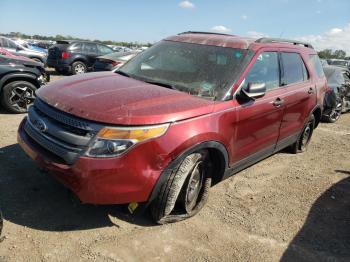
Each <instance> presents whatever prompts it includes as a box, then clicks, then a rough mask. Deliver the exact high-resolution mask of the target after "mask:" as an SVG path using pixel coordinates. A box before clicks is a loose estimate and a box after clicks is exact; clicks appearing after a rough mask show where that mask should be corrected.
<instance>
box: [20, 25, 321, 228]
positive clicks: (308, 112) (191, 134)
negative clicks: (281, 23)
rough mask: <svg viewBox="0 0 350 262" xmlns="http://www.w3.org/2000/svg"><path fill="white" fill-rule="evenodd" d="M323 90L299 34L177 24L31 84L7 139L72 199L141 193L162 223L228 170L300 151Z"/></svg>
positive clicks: (199, 203)
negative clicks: (131, 48) (148, 40)
mask: <svg viewBox="0 0 350 262" xmlns="http://www.w3.org/2000/svg"><path fill="white" fill-rule="evenodd" d="M325 89H326V78H325V76H324V73H323V70H322V66H321V63H320V61H319V58H318V56H317V53H316V51H315V50H314V49H313V48H312V46H310V45H309V44H306V43H301V42H297V41H289V40H283V39H271V38H261V39H251V38H242V37H238V36H231V35H222V34H210V33H196V32H187V33H182V34H179V35H176V36H172V37H169V38H167V39H165V40H163V41H160V42H158V43H157V44H155V45H154V46H152V47H150V48H149V49H147V50H145V51H143V52H142V53H140V54H138V55H137V56H136V57H134V58H133V59H132V60H130V61H129V62H128V63H126V64H125V65H124V66H122V67H121V68H120V69H119V70H118V71H116V72H115V73H113V72H102V73H90V74H85V75H79V76H73V77H70V78H66V79H62V80H58V81H55V82H53V83H52V84H49V85H47V86H46V87H44V88H42V89H41V90H39V91H38V92H37V95H38V98H37V99H36V100H35V104H34V106H33V107H31V109H30V111H29V114H28V117H27V118H25V119H24V120H23V121H22V123H21V124H20V127H19V131H18V132H19V134H18V142H19V144H20V145H21V146H22V148H23V149H24V150H25V151H26V152H27V153H28V155H29V156H31V157H32V158H33V159H34V160H35V161H36V162H37V163H38V164H39V165H41V166H42V167H43V168H44V169H46V170H49V171H50V173H51V174H53V175H54V176H55V177H56V178H58V179H59V180H60V181H61V182H63V183H64V184H65V185H66V186H67V187H69V188H70V189H71V190H72V191H74V192H75V193H76V194H77V195H78V196H79V198H80V199H81V200H82V201H83V202H85V203H94V204H125V203H129V209H130V210H131V211H135V209H137V208H139V207H140V206H143V207H145V206H147V205H148V204H150V207H151V213H152V216H153V218H154V219H155V221H156V222H158V223H167V222H173V221H177V220H181V219H185V218H188V217H191V216H193V215H195V214H196V213H197V212H198V211H199V210H200V209H201V208H202V207H203V205H204V204H205V202H206V200H207V198H208V195H209V189H210V187H211V186H212V185H215V184H216V183H218V182H220V181H222V180H223V179H225V178H227V177H229V176H231V175H232V174H234V173H237V172H238V171H240V170H242V169H244V168H246V167H248V166H249V165H252V164H254V163H256V162H257V161H259V160H262V159H264V158H266V157H268V156H270V155H272V154H274V153H275V152H278V151H279V150H281V149H283V148H286V147H289V148H290V150H291V151H292V152H294V153H297V152H303V151H305V150H306V147H307V145H308V144H309V141H310V138H311V136H312V134H313V130H314V128H315V127H317V125H318V123H319V121H320V118H321V115H322V108H323V99H324V93H325ZM291 168H293V167H291ZM141 204H142V205H141ZM138 210H140V209H138Z"/></svg>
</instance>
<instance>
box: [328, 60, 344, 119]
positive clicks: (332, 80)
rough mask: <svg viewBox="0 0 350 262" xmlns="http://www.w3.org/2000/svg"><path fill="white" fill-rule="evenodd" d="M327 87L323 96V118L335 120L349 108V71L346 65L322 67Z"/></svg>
mask: <svg viewBox="0 0 350 262" xmlns="http://www.w3.org/2000/svg"><path fill="white" fill-rule="evenodd" d="M323 70H324V73H325V75H326V77H327V82H328V86H329V89H328V91H327V92H326V94H325V98H324V110H323V116H322V118H323V120H324V121H326V122H330V123H334V122H336V121H337V120H338V119H339V117H340V115H341V114H342V113H345V112H347V111H349V110H350V71H349V70H348V69H347V68H346V67H339V66H326V67H324V68H323Z"/></svg>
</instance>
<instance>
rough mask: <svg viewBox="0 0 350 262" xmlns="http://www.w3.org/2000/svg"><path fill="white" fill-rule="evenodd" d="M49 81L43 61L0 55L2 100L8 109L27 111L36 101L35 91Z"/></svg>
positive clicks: (0, 92) (0, 91) (0, 95)
mask: <svg viewBox="0 0 350 262" xmlns="http://www.w3.org/2000/svg"><path fill="white" fill-rule="evenodd" d="M48 81H49V76H48V75H47V74H46V72H45V69H44V65H43V64H42V63H38V62H35V61H33V60H31V59H27V58H24V59H23V58H21V57H10V56H4V55H0V101H1V105H2V106H3V107H4V108H5V109H6V110H8V111H10V112H12V113H24V112H27V110H28V107H29V106H30V105H32V104H33V102H34V99H35V91H36V90H37V89H38V88H39V87H40V86H42V85H44V84H46V83H47V82H48Z"/></svg>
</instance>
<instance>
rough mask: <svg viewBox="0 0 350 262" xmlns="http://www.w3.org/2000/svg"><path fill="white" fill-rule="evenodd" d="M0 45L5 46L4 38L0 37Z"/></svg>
mask: <svg viewBox="0 0 350 262" xmlns="http://www.w3.org/2000/svg"><path fill="white" fill-rule="evenodd" d="M0 47H5V45H4V38H0Z"/></svg>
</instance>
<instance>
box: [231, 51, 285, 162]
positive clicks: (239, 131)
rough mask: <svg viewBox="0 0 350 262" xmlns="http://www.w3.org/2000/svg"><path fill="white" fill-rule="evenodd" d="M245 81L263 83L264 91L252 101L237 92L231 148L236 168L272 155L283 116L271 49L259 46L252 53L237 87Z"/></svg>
mask: <svg viewBox="0 0 350 262" xmlns="http://www.w3.org/2000/svg"><path fill="white" fill-rule="evenodd" d="M250 66H251V65H249V66H248V67H250ZM248 83H265V85H266V88H267V92H266V94H265V95H264V96H263V97H260V98H257V99H255V100H252V99H245V98H244V96H243V95H239V94H238V95H237V97H236V102H237V103H238V105H237V110H236V114H237V116H236V122H235V123H233V124H234V125H235V126H236V134H235V139H234V143H233V148H232V151H233V152H234V159H233V161H234V165H235V166H236V168H239V167H241V166H246V164H247V163H250V162H255V161H258V160H259V159H261V158H263V157H266V156H267V155H270V154H272V153H273V151H274V149H275V146H276V143H277V140H278V136H279V129H280V125H281V121H282V117H283V105H282V104H280V100H281V92H282V90H281V89H283V88H281V85H280V66H279V59H278V52H277V51H276V50H275V49H274V50H271V51H270V50H269V49H263V50H261V51H260V52H258V53H257V54H256V55H255V58H254V59H253V65H252V66H251V68H250V69H249V71H248V72H247V74H246V75H245V76H244V80H243V81H242V83H241V87H240V88H241V89H242V88H243V89H244V88H246V87H247V86H248Z"/></svg>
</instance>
